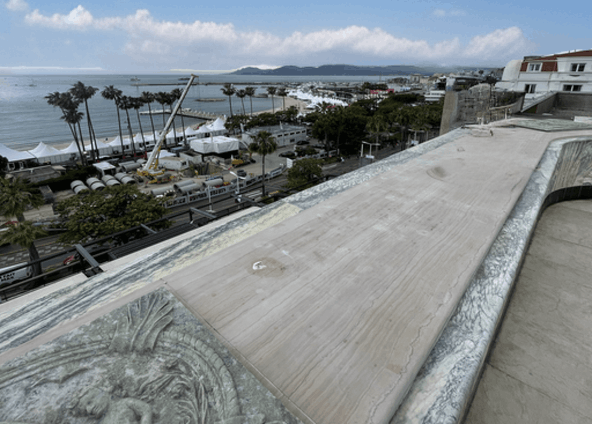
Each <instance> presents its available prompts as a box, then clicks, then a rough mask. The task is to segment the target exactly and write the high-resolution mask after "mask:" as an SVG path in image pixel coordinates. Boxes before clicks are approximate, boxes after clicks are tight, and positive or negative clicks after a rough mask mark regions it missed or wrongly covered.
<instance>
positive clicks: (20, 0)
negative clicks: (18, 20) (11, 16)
mask: <svg viewBox="0 0 592 424" xmlns="http://www.w3.org/2000/svg"><path fill="white" fill-rule="evenodd" d="M5 6H6V8H7V9H8V10H11V11H13V12H26V11H27V10H29V5H28V4H27V2H26V1H25V0H8V1H7V2H6V3H5Z"/></svg>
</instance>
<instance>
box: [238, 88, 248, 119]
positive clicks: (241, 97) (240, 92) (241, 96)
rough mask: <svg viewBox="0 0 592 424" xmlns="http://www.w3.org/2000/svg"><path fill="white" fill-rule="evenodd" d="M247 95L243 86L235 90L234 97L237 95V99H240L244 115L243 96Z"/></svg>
mask: <svg viewBox="0 0 592 424" xmlns="http://www.w3.org/2000/svg"><path fill="white" fill-rule="evenodd" d="M246 96H247V91H246V90H245V89H244V88H241V89H240V90H237V91H236V97H238V98H239V99H241V103H242V105H243V115H246V114H247V113H246V112H245V97H246Z"/></svg>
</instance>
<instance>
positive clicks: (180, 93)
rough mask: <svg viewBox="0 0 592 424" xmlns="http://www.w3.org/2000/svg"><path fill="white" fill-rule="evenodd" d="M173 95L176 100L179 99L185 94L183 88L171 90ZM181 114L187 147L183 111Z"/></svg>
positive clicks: (185, 140) (185, 141)
mask: <svg viewBox="0 0 592 424" xmlns="http://www.w3.org/2000/svg"><path fill="white" fill-rule="evenodd" d="M171 96H173V97H174V99H175V100H176V101H178V100H179V99H180V98H181V96H183V90H181V89H180V88H174V89H173V90H171ZM180 115H181V127H182V128H183V144H184V145H185V146H186V147H187V134H185V118H183V113H181V114H180Z"/></svg>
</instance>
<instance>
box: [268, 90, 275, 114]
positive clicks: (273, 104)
mask: <svg viewBox="0 0 592 424" xmlns="http://www.w3.org/2000/svg"><path fill="white" fill-rule="evenodd" d="M275 92H276V88H275V87H267V94H269V95H270V96H271V110H272V111H273V113H275V103H274V101H273V95H274V94H275Z"/></svg>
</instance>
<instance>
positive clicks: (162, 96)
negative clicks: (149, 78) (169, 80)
mask: <svg viewBox="0 0 592 424" xmlns="http://www.w3.org/2000/svg"><path fill="white" fill-rule="evenodd" d="M154 100H156V102H157V103H159V104H160V106H161V107H162V127H163V128H164V127H165V125H166V122H164V111H165V107H164V105H166V104H167V102H168V100H169V93H165V92H164V91H159V92H158V93H156V94H155V95H154ZM171 112H172V111H171ZM165 143H166V138H165Z"/></svg>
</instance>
